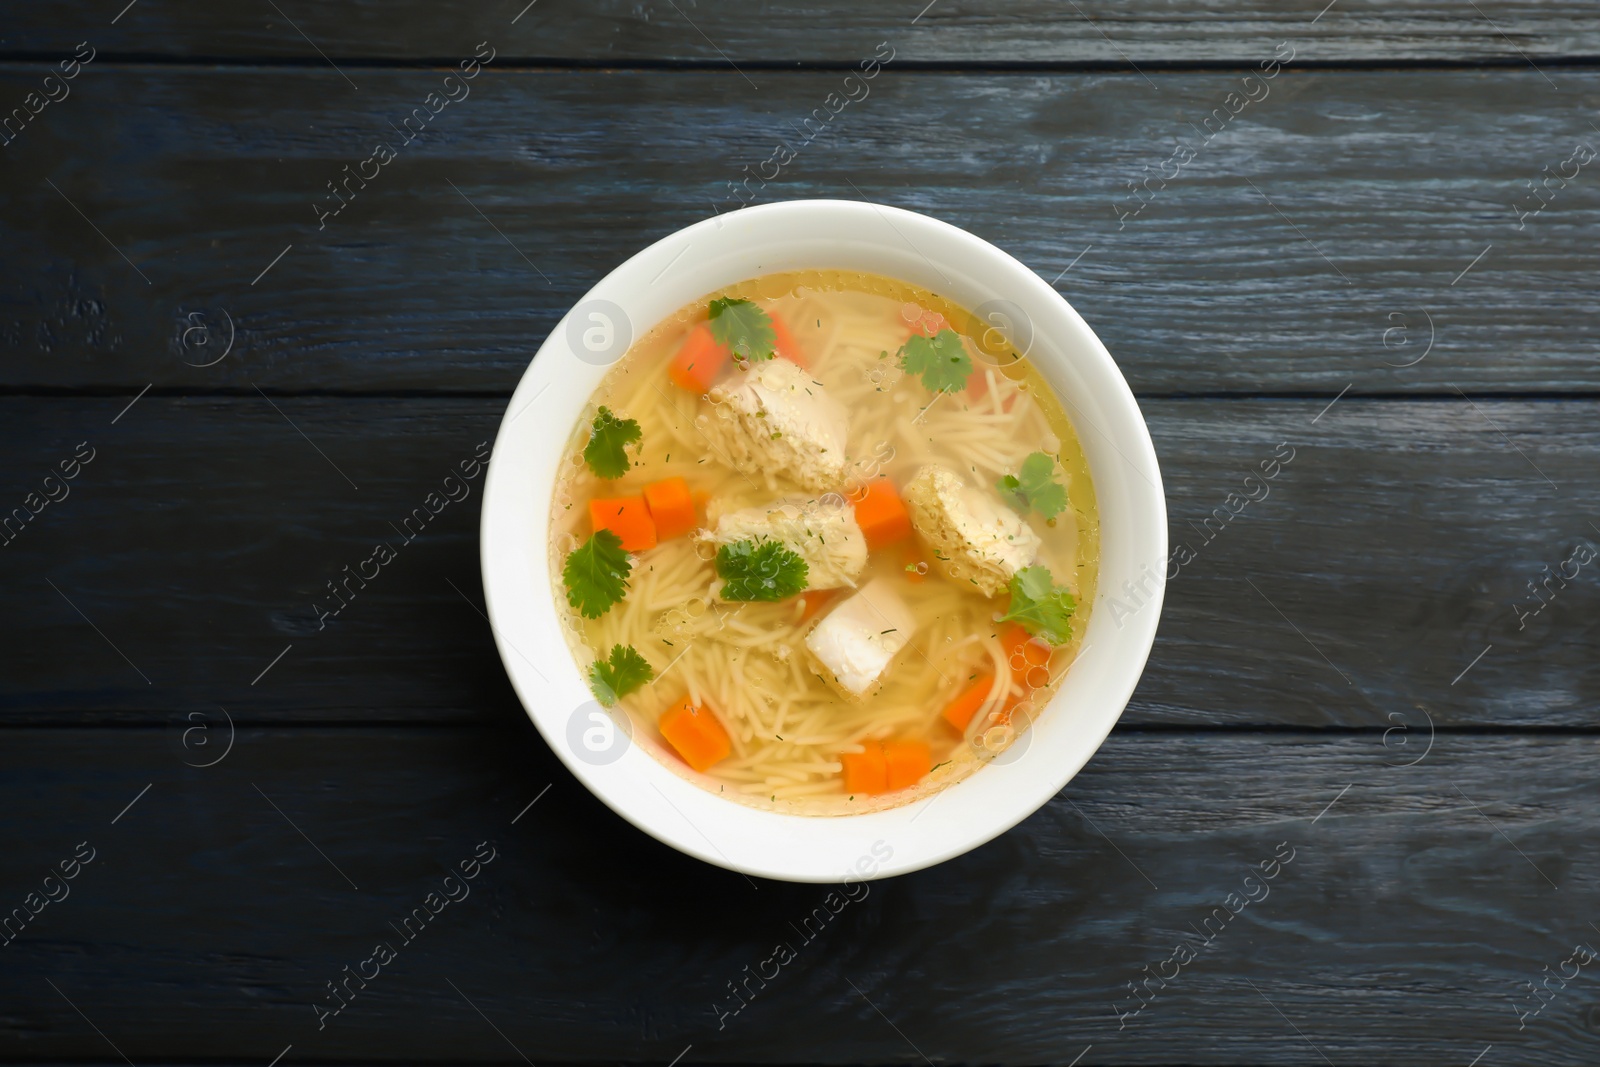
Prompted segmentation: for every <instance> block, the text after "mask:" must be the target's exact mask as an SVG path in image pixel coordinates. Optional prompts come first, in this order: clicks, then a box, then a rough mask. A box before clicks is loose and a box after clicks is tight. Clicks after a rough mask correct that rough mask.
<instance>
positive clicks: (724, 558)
mask: <svg viewBox="0 0 1600 1067" xmlns="http://www.w3.org/2000/svg"><path fill="white" fill-rule="evenodd" d="M808 571H809V568H808V567H807V566H806V561H805V560H804V559H802V558H801V557H800V554H799V553H797V552H795V551H793V550H791V549H789V548H787V547H786V546H785V545H784V544H783V542H781V541H752V540H750V539H748V538H747V539H745V540H743V541H734V542H732V543H731V544H726V545H723V546H722V547H721V548H719V549H717V574H718V575H719V576H720V577H721V578H722V593H721V596H722V599H724V600H783V599H784V598H786V597H791V596H794V595H795V594H796V593H798V592H800V591H802V590H803V589H805V587H806V579H807V575H808Z"/></svg>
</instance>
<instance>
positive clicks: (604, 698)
mask: <svg viewBox="0 0 1600 1067" xmlns="http://www.w3.org/2000/svg"><path fill="white" fill-rule="evenodd" d="M655 676H656V672H655V671H654V670H652V669H651V667H650V664H649V663H648V662H647V661H646V660H645V658H644V657H643V656H641V655H639V652H638V650H637V649H635V648H634V647H633V646H632V645H612V646H611V658H610V659H597V660H595V661H594V662H593V663H591V664H589V688H590V689H593V690H594V695H595V699H596V700H598V701H600V703H602V704H604V705H605V706H606V707H608V708H609V707H610V706H611V705H613V704H615V703H616V702H617V701H618V700H619V699H620V698H622V697H625V696H627V695H628V694H629V693H631V692H633V691H634V690H635V689H638V688H639V687H640V686H642V685H644V684H645V683H647V682H649V681H650V679H652V678H654V677H655Z"/></svg>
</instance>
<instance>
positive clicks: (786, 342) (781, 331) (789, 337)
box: [767, 311, 811, 370]
mask: <svg viewBox="0 0 1600 1067" xmlns="http://www.w3.org/2000/svg"><path fill="white" fill-rule="evenodd" d="M767 317H768V318H769V319H771V320H772V338H773V345H772V347H773V349H774V350H776V352H777V354H778V355H779V356H780V357H781V358H783V359H786V360H788V361H789V362H790V363H793V364H794V365H795V366H797V367H800V368H801V369H803V370H810V369H811V361H810V360H808V359H806V357H805V353H803V352H801V351H800V345H799V343H798V342H796V341H795V339H794V334H792V333H790V332H789V327H787V326H785V325H784V323H783V320H782V319H780V318H778V316H776V315H774V314H772V313H771V312H770V311H769V312H767Z"/></svg>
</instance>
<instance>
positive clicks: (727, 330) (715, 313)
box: [709, 299, 778, 360]
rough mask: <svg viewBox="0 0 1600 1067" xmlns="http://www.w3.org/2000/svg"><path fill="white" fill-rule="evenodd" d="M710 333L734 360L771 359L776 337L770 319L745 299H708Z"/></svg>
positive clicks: (774, 349)
mask: <svg viewBox="0 0 1600 1067" xmlns="http://www.w3.org/2000/svg"><path fill="white" fill-rule="evenodd" d="M709 325H710V326H711V336H712V337H713V338H715V339H716V342H717V344H719V345H721V346H722V347H724V348H726V349H727V350H728V351H730V352H732V353H733V355H734V358H735V359H751V360H762V359H771V358H772V356H773V354H774V352H775V351H776V345H777V343H778V338H777V335H776V334H775V333H773V331H772V319H770V318H768V317H767V313H766V312H765V311H762V310H761V308H759V307H757V306H756V305H755V304H754V303H752V302H751V301H749V300H724V299H719V300H713V301H711V321H710V324H709Z"/></svg>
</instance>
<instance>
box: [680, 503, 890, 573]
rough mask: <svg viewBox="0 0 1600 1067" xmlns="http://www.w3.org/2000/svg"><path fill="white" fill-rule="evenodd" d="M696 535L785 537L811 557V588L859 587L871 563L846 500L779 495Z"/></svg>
mask: <svg viewBox="0 0 1600 1067" xmlns="http://www.w3.org/2000/svg"><path fill="white" fill-rule="evenodd" d="M695 539H696V540H697V541H701V542H704V543H709V544H713V545H719V546H720V545H727V544H732V543H733V542H735V541H744V540H753V541H780V542H782V543H783V544H784V546H785V547H787V548H790V549H792V550H793V551H794V552H796V553H798V554H799V556H800V558H801V559H804V560H805V561H806V588H807V589H837V588H838V587H840V586H850V587H854V586H855V584H856V579H857V578H859V577H861V572H862V571H863V570H865V569H866V566H867V539H866V537H865V536H863V535H862V533H861V527H860V526H859V525H857V524H856V515H855V511H854V510H853V509H852V508H851V507H850V506H849V505H848V504H844V503H839V504H829V503H824V502H821V501H816V500H787V501H784V500H780V501H777V502H775V503H772V504H768V505H765V506H762V507H755V508H741V509H740V510H738V511H730V512H728V513H727V514H725V515H722V516H721V517H719V518H718V519H717V524H716V527H715V529H710V530H699V531H697V532H696V533H695Z"/></svg>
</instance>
